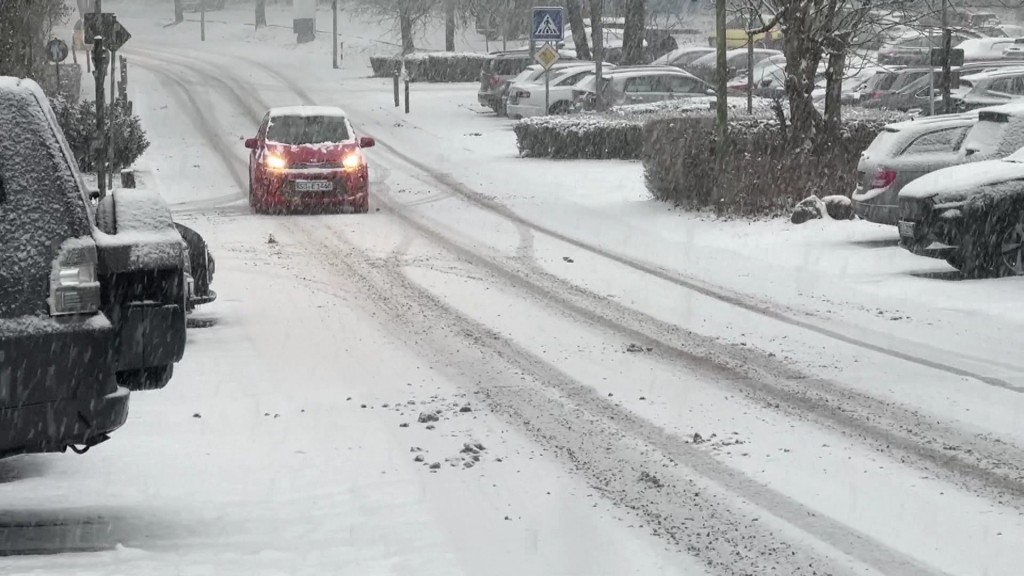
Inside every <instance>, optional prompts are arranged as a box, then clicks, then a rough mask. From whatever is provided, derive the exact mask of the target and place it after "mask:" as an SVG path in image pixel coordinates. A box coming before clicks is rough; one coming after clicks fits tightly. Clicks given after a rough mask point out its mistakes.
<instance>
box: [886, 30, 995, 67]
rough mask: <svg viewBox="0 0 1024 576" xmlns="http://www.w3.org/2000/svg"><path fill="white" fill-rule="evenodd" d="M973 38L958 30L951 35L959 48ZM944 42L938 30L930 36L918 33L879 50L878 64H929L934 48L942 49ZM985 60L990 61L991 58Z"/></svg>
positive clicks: (954, 44) (952, 41)
mask: <svg viewBox="0 0 1024 576" xmlns="http://www.w3.org/2000/svg"><path fill="white" fill-rule="evenodd" d="M973 37H974V35H973V34H970V33H968V32H966V31H963V30H957V31H954V32H952V34H951V44H952V45H953V46H957V47H959V46H960V44H962V43H963V42H965V41H966V40H968V39H970V38H973ZM942 41H943V40H942V31H941V30H936V31H934V32H933V33H932V34H930V35H929V34H925V33H922V32H917V33H915V34H912V35H909V36H904V37H902V38H898V39H896V40H893V41H892V42H891V43H888V44H884V45H883V46H882V47H881V48H879V49H878V63H879V64H903V65H907V66H915V65H921V64H928V63H929V62H931V51H932V48H941V47H942ZM965 58H966V52H965ZM984 59H985V60H989V59H990V58H984Z"/></svg>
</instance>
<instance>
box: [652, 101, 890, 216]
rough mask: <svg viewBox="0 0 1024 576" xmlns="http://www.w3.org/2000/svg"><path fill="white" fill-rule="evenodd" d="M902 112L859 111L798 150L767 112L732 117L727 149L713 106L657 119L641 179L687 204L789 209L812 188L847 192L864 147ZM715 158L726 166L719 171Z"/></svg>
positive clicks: (740, 210)
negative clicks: (719, 142) (720, 143)
mask: <svg viewBox="0 0 1024 576" xmlns="http://www.w3.org/2000/svg"><path fill="white" fill-rule="evenodd" d="M900 119H905V117H899V116H895V115H892V114H875V115H872V114H864V113H858V114H856V115H855V117H853V118H847V119H845V121H844V123H843V128H842V130H841V133H840V135H839V136H838V137H831V138H822V141H821V142H818V143H816V144H815V145H814V146H808V147H806V149H805V150H804V151H803V152H801V153H795V152H793V150H792V148H791V147H790V146H787V143H786V139H785V138H786V137H785V132H784V131H783V130H782V129H781V128H780V126H779V124H778V122H777V120H776V119H774V118H772V117H771V116H770V115H765V114H755V115H753V116H743V117H735V118H732V119H730V123H729V134H730V141H729V146H728V147H727V148H725V149H721V148H719V147H718V146H717V142H716V140H717V139H716V137H715V118H714V115H713V114H712V113H710V112H709V113H694V114H690V115H686V116H678V117H662V118H655V119H652V120H650V121H648V122H647V123H646V124H645V125H644V135H643V139H644V146H643V163H644V178H645V180H646V183H647V189H648V190H649V191H650V192H651V194H653V195H654V197H655V198H658V199H659V200H664V201H667V202H672V203H673V204H676V205H680V206H685V207H687V208H694V209H699V208H711V209H713V210H715V211H716V212H718V213H721V214H742V215H753V214H759V215H778V214H781V213H788V212H789V211H790V210H791V209H792V208H793V206H794V205H796V203H797V202H799V201H800V200H802V199H804V198H806V197H808V196H811V195H816V196H818V197H824V196H830V195H833V194H844V195H845V194H849V193H850V191H851V190H853V188H854V186H855V185H856V181H857V162H858V160H859V159H860V154H861V152H863V151H864V149H865V148H867V146H868V145H869V144H870V143H871V141H872V140H874V138H875V136H876V135H878V133H879V131H880V130H881V129H882V127H883V126H885V125H886V124H888V123H890V122H893V121H898V120H900ZM723 155H724V158H723V157H722V156H723ZM718 161H721V162H724V163H725V166H726V167H727V169H725V170H722V171H718V170H716V162H718Z"/></svg>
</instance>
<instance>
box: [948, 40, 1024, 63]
mask: <svg viewBox="0 0 1024 576" xmlns="http://www.w3.org/2000/svg"><path fill="white" fill-rule="evenodd" d="M1016 42H1017V41H1016V40H1015V39H1013V38H972V39H968V40H964V41H963V42H961V43H959V44H954V45H953V46H954V47H955V48H957V49H960V50H963V51H964V62H981V61H992V60H1003V59H1012V54H1011V58H1006V51H1007V49H1008V48H1015V47H1017V43H1016Z"/></svg>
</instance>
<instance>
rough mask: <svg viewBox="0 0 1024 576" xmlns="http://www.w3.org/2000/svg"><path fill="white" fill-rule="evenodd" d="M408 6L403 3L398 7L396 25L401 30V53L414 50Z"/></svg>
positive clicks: (409, 52) (408, 52)
mask: <svg viewBox="0 0 1024 576" xmlns="http://www.w3.org/2000/svg"><path fill="white" fill-rule="evenodd" d="M409 10H410V7H409V6H407V5H405V4H403V5H402V6H401V7H400V8H399V9H398V25H399V28H401V31H402V55H403V56H404V55H406V54H411V53H413V52H414V51H416V46H415V44H414V43H413V39H412V14H411V13H410V12H409Z"/></svg>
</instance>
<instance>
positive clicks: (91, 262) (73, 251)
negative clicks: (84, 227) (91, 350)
mask: <svg viewBox="0 0 1024 576" xmlns="http://www.w3.org/2000/svg"><path fill="white" fill-rule="evenodd" d="M49 303H50V315H51V316H64V315H68V314H92V313H93V312H96V311H98V310H99V309H100V283H99V282H97V280H96V246H94V245H92V244H91V243H85V242H83V241H81V240H75V239H71V240H67V241H65V242H64V244H62V245H61V248H60V252H59V253H58V254H57V260H56V261H55V262H54V266H53V271H52V272H51V274H50V298H49Z"/></svg>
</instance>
